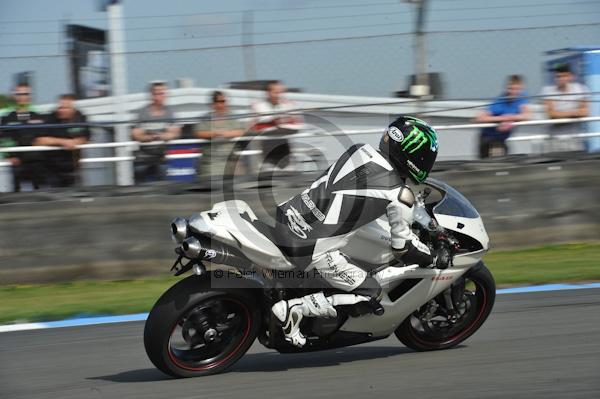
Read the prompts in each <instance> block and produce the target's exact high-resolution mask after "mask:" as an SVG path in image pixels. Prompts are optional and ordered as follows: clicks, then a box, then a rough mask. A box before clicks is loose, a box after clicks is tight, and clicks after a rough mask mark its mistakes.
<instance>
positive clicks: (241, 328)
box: [167, 296, 252, 371]
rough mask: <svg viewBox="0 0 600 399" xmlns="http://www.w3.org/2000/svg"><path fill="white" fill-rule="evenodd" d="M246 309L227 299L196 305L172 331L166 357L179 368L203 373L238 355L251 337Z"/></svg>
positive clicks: (241, 304)
mask: <svg viewBox="0 0 600 399" xmlns="http://www.w3.org/2000/svg"><path fill="white" fill-rule="evenodd" d="M251 326H252V318H251V315H250V311H249V310H248V307H247V306H246V305H245V304H244V303H242V302H241V301H239V300H237V299H233V298H229V297H225V296H222V297H213V298H209V299H206V300H204V301H202V302H199V303H197V304H196V305H195V306H194V307H193V308H192V309H190V310H189V311H187V312H186V313H185V314H183V315H182V317H180V319H179V320H178V321H177V323H176V324H175V326H174V327H173V329H172V331H171V335H170V337H169V341H168V348H167V350H168V354H169V358H170V359H171V361H172V362H173V363H174V364H175V365H177V366H178V367H180V368H182V369H186V370H190V371H203V370H207V369H212V368H215V367H218V366H220V365H222V364H224V363H225V362H227V360H229V359H231V358H232V357H233V356H234V355H235V354H236V353H238V352H239V350H240V349H241V347H242V346H243V344H244V342H246V341H247V339H248V336H249V335H250V328H251Z"/></svg>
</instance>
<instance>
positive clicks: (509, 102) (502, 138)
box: [475, 75, 531, 158]
mask: <svg viewBox="0 0 600 399" xmlns="http://www.w3.org/2000/svg"><path fill="white" fill-rule="evenodd" d="M524 97H525V92H524V91H523V78H521V76H519V75H510V76H509V77H508V79H507V84H506V91H505V92H504V93H503V94H502V95H500V96H499V97H498V98H496V100H495V101H494V102H493V103H492V104H490V105H489V107H488V109H487V110H485V111H482V112H481V113H480V114H479V115H478V116H477V118H475V121H476V122H480V123H490V122H492V123H498V125H497V126H495V127H486V128H483V129H482V130H481V135H480V138H479V157H480V158H488V157H491V156H502V155H506V153H507V152H508V150H507V147H506V139H508V138H509V137H510V134H511V133H512V131H513V129H514V125H513V123H514V122H519V121H525V120H528V119H529V118H530V116H531V112H530V110H529V106H528V104H527V103H528V100H527V99H526V98H524Z"/></svg>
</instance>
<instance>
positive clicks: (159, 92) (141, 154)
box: [132, 82, 181, 182]
mask: <svg viewBox="0 0 600 399" xmlns="http://www.w3.org/2000/svg"><path fill="white" fill-rule="evenodd" d="M150 94H151V96H152V102H151V103H150V104H148V105H147V106H145V107H143V108H141V109H140V110H139V111H138V113H137V116H136V119H137V120H138V123H137V125H136V126H135V127H134V128H133V131H132V137H133V139H134V140H136V141H139V142H140V143H148V142H151V141H169V140H175V139H177V138H179V137H180V136H181V128H180V127H179V126H177V125H176V124H175V123H174V119H175V117H174V114H173V111H172V110H171V109H170V108H169V107H168V106H167V105H166V104H165V101H166V99H167V85H166V84H165V83H164V82H153V83H151V84H150ZM166 150H167V145H166V144H164V143H162V144H150V145H142V146H140V150H139V151H138V152H137V154H136V159H135V165H134V166H135V178H136V181H138V182H140V181H154V180H159V179H161V178H162V177H164V175H165V173H164V165H163V161H164V157H165V152H166Z"/></svg>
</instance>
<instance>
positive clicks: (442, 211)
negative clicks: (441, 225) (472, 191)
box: [433, 182, 479, 219]
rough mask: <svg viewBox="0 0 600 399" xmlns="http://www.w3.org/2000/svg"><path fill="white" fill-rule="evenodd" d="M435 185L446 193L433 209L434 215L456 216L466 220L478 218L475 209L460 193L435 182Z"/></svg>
mask: <svg viewBox="0 0 600 399" xmlns="http://www.w3.org/2000/svg"><path fill="white" fill-rule="evenodd" d="M436 185H439V186H440V188H441V189H442V190H444V191H445V192H446V195H445V196H444V198H442V200H441V201H440V202H439V203H438V204H437V205H436V206H434V207H433V213H434V214H435V215H447V216H456V217H461V218H468V219H477V218H479V213H477V210H476V209H475V207H474V206H473V205H472V204H471V203H470V202H469V200H468V199H466V198H465V197H464V196H463V195H462V194H461V193H459V192H458V191H456V190H455V189H453V188H452V187H451V186H449V185H447V184H444V183H442V184H439V182H436Z"/></svg>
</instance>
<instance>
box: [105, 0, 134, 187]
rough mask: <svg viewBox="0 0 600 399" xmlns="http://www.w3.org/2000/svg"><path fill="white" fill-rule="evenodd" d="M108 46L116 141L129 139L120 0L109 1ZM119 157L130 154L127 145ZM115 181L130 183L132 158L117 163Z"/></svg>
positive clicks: (118, 153) (118, 150)
mask: <svg viewBox="0 0 600 399" xmlns="http://www.w3.org/2000/svg"><path fill="white" fill-rule="evenodd" d="M107 11H108V38H109V41H108V45H109V51H110V85H111V90H112V95H113V99H114V103H113V107H114V113H115V116H116V119H117V121H118V122H119V123H118V124H117V125H116V126H115V140H116V141H129V129H128V126H127V125H126V124H124V123H123V122H125V120H126V116H125V98H124V96H125V94H127V75H126V73H127V69H126V66H125V54H124V53H125V36H124V34H123V6H122V5H121V3H120V2H119V1H113V2H111V3H110V4H109V5H108V7H107ZM116 153H117V154H116V155H117V156H118V157H128V156H130V155H131V148H130V147H119V148H117V149H116ZM116 166H117V168H116V169H117V170H116V172H117V184H118V185H120V186H130V185H132V184H133V183H134V182H133V164H132V162H131V161H119V162H117V165H116Z"/></svg>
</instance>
